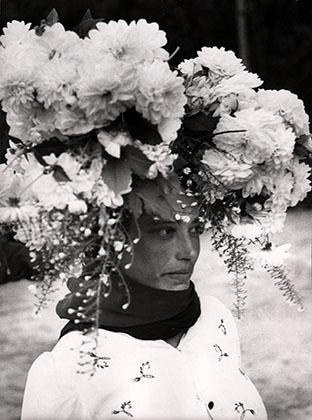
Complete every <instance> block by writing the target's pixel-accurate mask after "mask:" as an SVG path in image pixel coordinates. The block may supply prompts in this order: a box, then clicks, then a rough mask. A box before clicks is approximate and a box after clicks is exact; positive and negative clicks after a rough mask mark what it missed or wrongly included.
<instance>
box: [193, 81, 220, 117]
mask: <svg viewBox="0 0 312 420" xmlns="http://www.w3.org/2000/svg"><path fill="white" fill-rule="evenodd" d="M185 93H186V96H187V104H188V106H189V107H190V108H191V109H192V110H196V109H198V110H199V111H200V110H201V109H202V108H208V107H210V106H211V105H212V104H213V103H214V102H215V101H216V95H215V89H214V84H213V83H211V81H210V80H209V79H207V78H206V77H205V76H197V77H194V78H192V82H191V83H186V92H185Z"/></svg>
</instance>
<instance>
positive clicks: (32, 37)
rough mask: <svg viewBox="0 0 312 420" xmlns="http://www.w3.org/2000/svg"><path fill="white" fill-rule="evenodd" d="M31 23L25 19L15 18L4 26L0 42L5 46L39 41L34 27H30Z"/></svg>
mask: <svg viewBox="0 0 312 420" xmlns="http://www.w3.org/2000/svg"><path fill="white" fill-rule="evenodd" d="M30 27H31V23H26V24H25V22H24V21H21V22H19V21H17V20H13V21H12V22H9V23H8V24H7V27H6V28H3V35H1V36H0V43H1V45H2V46H3V47H4V48H9V47H11V46H15V45H16V44H18V45H23V46H25V45H29V44H34V43H36V41H37V36H36V34H35V31H34V30H33V29H30Z"/></svg>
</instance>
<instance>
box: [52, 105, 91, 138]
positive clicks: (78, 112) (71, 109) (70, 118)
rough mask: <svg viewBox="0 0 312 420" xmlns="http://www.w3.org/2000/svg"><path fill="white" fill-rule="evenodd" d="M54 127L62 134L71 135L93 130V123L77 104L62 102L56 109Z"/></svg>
mask: <svg viewBox="0 0 312 420" xmlns="http://www.w3.org/2000/svg"><path fill="white" fill-rule="evenodd" d="M55 128H56V129H58V130H59V131H60V132H61V133H62V134H64V135H68V136H71V135H78V134H86V133H89V132H90V131H91V130H93V128H94V123H93V122H92V121H90V120H89V119H88V118H87V116H86V114H85V112H84V111H83V110H82V109H80V108H79V106H78V105H77V104H75V105H73V106H69V105H67V104H66V103H65V102H62V103H60V104H59V107H58V108H57V110H56V115H55Z"/></svg>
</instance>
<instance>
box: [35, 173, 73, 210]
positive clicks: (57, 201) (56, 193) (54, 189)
mask: <svg viewBox="0 0 312 420" xmlns="http://www.w3.org/2000/svg"><path fill="white" fill-rule="evenodd" d="M31 188H32V191H33V193H34V195H35V196H36V198H37V199H38V201H39V202H40V205H41V206H43V207H44V208H45V209H46V210H49V211H50V210H52V209H53V208H56V209H59V210H64V209H65V208H66V207H67V206H68V204H69V203H71V202H75V201H76V200H77V198H76V196H75V195H74V194H73V191H72V187H71V185H70V183H62V184H60V183H59V182H58V181H57V180H56V179H55V178H54V176H53V174H52V173H50V174H47V175H42V176H40V177H38V178H37V180H34V182H33V184H32V186H31Z"/></svg>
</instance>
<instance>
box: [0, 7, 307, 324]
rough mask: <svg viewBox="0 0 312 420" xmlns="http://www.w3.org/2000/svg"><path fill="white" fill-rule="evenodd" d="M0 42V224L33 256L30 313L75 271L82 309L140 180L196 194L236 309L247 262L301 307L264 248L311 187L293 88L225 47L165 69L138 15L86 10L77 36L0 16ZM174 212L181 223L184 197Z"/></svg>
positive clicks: (108, 265) (301, 114)
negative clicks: (3, 140)
mask: <svg viewBox="0 0 312 420" xmlns="http://www.w3.org/2000/svg"><path fill="white" fill-rule="evenodd" d="M0 43H1V44H0V71H1V79H0V100H1V106H2V109H3V110H4V111H5V113H6V118H7V123H8V125H9V126H10V131H9V135H10V137H11V140H10V148H9V150H8V152H7V154H6V158H7V163H6V164H2V165H0V173H1V175H0V224H1V225H2V226H6V227H8V226H9V228H10V229H12V230H13V231H14V233H15V238H16V239H18V240H20V241H22V242H23V243H25V244H26V246H27V247H28V249H29V251H30V256H31V259H32V263H33V267H34V278H36V279H37V280H38V290H37V294H38V296H39V301H38V306H39V307H40V306H41V305H42V304H43V303H44V302H45V301H46V300H47V299H48V297H47V296H48V293H49V291H50V290H52V289H53V287H54V284H55V281H56V280H58V279H62V280H64V281H67V280H68V279H69V278H71V277H75V278H77V279H79V288H78V290H77V292H76V293H78V295H81V296H83V298H84V299H83V302H84V304H85V307H87V306H88V302H89V301H90V302H91V301H92V302H93V303H94V298H95V297H96V296H98V295H99V294H101V293H104V295H108V294H109V291H110V288H111V284H110V282H111V279H110V275H109V274H110V273H111V272H112V271H117V272H118V270H119V268H118V267H119V263H120V260H121V258H122V255H123V253H124V252H127V253H129V254H130V255H131V254H132V253H133V246H134V243H135V242H136V241H139V237H140V233H139V230H138V235H137V238H135V239H133V238H132V239H131V238H129V235H128V234H127V231H126V229H125V228H124V224H123V220H124V217H125V215H127V217H129V215H131V217H132V218H133V219H134V220H135V221H137V220H138V218H139V217H140V215H141V214H142V211H143V202H142V199H144V197H141V196H140V195H139V194H137V193H136V185H137V183H139V182H140V180H142V179H152V180H154V182H155V183H157V185H158V187H159V188H160V189H162V190H163V191H164V193H165V194H168V193H170V190H171V189H172V188H175V186H176V185H177V184H178V183H179V184H182V185H183V186H184V193H185V194H187V195H192V196H194V201H193V203H192V205H194V206H198V208H199V212H200V220H201V221H202V223H203V225H204V226H205V227H206V228H207V229H210V230H211V231H212V238H213V241H212V242H213V245H214V246H215V248H216V249H217V250H218V251H219V253H220V254H221V255H222V256H223V257H224V259H225V262H226V264H227V266H228V270H229V272H230V273H231V274H232V278H233V284H234V286H235V293H236V297H237V300H236V303H235V309H236V312H237V314H238V315H240V313H241V310H242V309H243V306H244V302H245V297H246V292H245V278H246V273H247V271H248V270H250V269H252V268H253V267H254V262H255V256H256V259H257V260H260V261H262V264H263V265H264V266H265V268H267V270H268V271H269V272H270V273H271V274H272V276H273V278H275V279H276V282H277V284H278V285H279V287H280V288H281V290H282V291H283V292H284V294H285V295H286V297H287V298H288V300H290V301H291V302H293V303H296V304H298V305H299V306H301V302H300V298H299V297H298V295H297V294H296V292H295V289H294V287H293V286H292V284H291V283H290V281H289V280H288V278H287V275H286V272H285V271H284V270H283V265H282V262H283V257H284V256H285V254H286V250H285V249H284V248H277V249H274V246H273V245H272V244H271V242H270V234H272V233H274V232H276V231H278V230H280V229H282V227H283V223H284V220H285V215H286V210H287V208H288V207H290V206H295V205H296V204H297V203H298V202H299V201H300V200H303V199H304V197H305V196H306V194H307V193H308V191H310V184H309V180H308V176H309V167H308V165H307V164H306V163H305V162H304V159H305V156H309V152H311V143H310V141H311V140H310V134H309V119H308V116H307V114H306V113H305V110H304V105H303V102H302V101H301V100H299V99H298V97H297V96H296V95H294V94H292V93H290V92H289V91H286V90H280V91H273V90H264V89H258V88H259V86H260V85H261V84H262V81H261V80H260V79H259V77H258V76H257V75H256V74H254V73H250V72H248V71H247V69H246V68H245V67H244V65H243V63H242V62H241V60H240V59H238V58H237V57H236V56H235V54H234V53H233V52H232V51H226V50H224V49H223V48H216V47H212V48H207V47H204V48H202V50H201V51H199V52H198V55H197V57H196V58H194V59H191V60H185V61H183V62H182V63H181V64H180V65H179V66H178V68H176V69H172V68H171V67H170V65H169V62H170V56H169V53H168V52H167V51H166V50H165V49H164V46H165V44H166V34H165V32H163V31H161V30H159V27H158V25H157V24H156V23H147V22H146V21H145V20H143V19H141V20H139V21H137V22H134V21H133V22H131V23H130V24H127V23H126V22H125V21H122V20H119V21H118V22H115V21H110V22H108V23H105V22H102V21H100V20H94V19H92V17H91V15H90V14H89V13H87V14H86V15H85V17H84V19H83V21H82V23H81V24H80V25H79V26H78V27H77V28H76V31H75V32H74V31H68V30H65V29H64V27H63V25H62V24H61V23H59V22H58V17H57V14H56V12H54V11H53V12H51V14H50V15H49V17H48V18H47V20H45V21H42V22H41V24H40V26H38V27H35V28H33V29H31V25H30V24H25V23H24V22H17V21H13V22H11V23H8V25H7V27H6V28H5V29H4V34H3V35H2V36H1V37H0ZM149 205H150V206H151V211H153V203H149ZM155 205H156V204H155ZM175 217H176V219H179V218H182V219H183V220H184V221H186V222H187V216H185V215H183V200H181V213H179V214H176V215H175ZM259 257H260V258H259ZM130 264H131V262H130ZM125 290H126V291H127V288H126V287H125ZM39 292H40V293H39ZM129 299H130V297H129V296H128V295H127V293H126V295H125V305H124V307H125V308H126V307H127V305H128V304H129ZM97 301H98V299H97ZM90 304H91V303H90ZM83 311H84V308H81V312H80V314H78V315H77V322H80V321H79V320H80V319H81V318H84V317H85V316H86V315H84V312H83ZM79 317H80V318H79ZM92 320H93V321H94V322H96V317H95V318H93V319H92Z"/></svg>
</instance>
